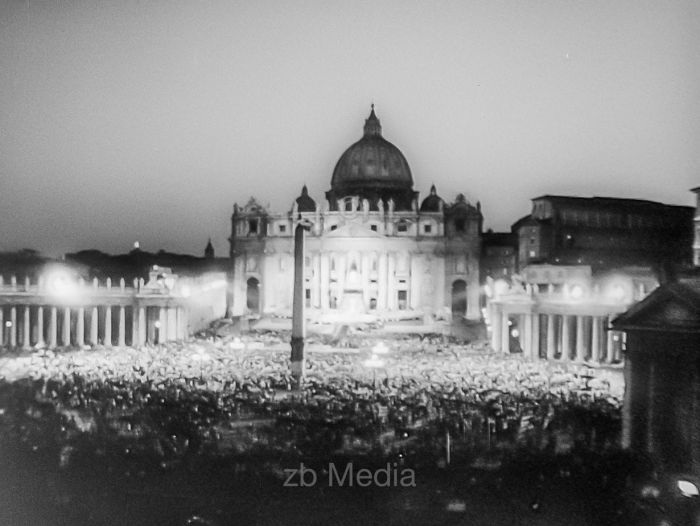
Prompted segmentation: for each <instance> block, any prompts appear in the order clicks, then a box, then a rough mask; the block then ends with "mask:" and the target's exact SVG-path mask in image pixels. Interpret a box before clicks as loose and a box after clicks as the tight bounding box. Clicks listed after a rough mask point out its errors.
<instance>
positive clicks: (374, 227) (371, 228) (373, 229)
mask: <svg viewBox="0 0 700 526" xmlns="http://www.w3.org/2000/svg"><path fill="white" fill-rule="evenodd" d="M369 228H370V230H371V231H372V232H376V231H377V225H370V226H369Z"/></svg>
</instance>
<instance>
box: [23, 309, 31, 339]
mask: <svg viewBox="0 0 700 526" xmlns="http://www.w3.org/2000/svg"><path fill="white" fill-rule="evenodd" d="M31 321H32V317H31V310H30V309H29V305H25V306H24V316H23V317H22V329H23V330H22V348H23V349H29V348H30V347H31V346H32V342H31V335H32V328H31Z"/></svg>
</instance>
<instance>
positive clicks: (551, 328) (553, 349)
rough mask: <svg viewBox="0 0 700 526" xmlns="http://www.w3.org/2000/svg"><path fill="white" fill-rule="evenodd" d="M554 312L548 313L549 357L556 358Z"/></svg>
mask: <svg viewBox="0 0 700 526" xmlns="http://www.w3.org/2000/svg"><path fill="white" fill-rule="evenodd" d="M554 316H555V315H554V314H547V359H548V360H552V359H554V354H555V352H556V350H557V341H556V330H557V329H556V325H555V319H554Z"/></svg>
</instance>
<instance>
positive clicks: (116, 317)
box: [0, 303, 188, 349]
mask: <svg viewBox="0 0 700 526" xmlns="http://www.w3.org/2000/svg"><path fill="white" fill-rule="evenodd" d="M0 328H1V330H0V346H9V347H21V348H25V349H28V348H31V347H47V348H55V347H59V346H70V345H75V346H83V345H98V344H101V345H104V346H108V347H109V346H113V345H116V346H125V345H127V344H128V345H132V346H138V345H145V344H147V343H149V344H156V343H164V342H167V341H176V340H182V339H184V338H186V337H187V334H188V319H187V309H186V308H185V307H183V306H180V305H163V306H158V305H145V304H144V305H136V306H134V305H133V304H131V305H85V306H59V305H44V304H40V303H39V304H37V303H34V304H21V303H20V304H15V303H12V304H5V305H3V306H0Z"/></svg>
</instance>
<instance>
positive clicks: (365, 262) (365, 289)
mask: <svg viewBox="0 0 700 526" xmlns="http://www.w3.org/2000/svg"><path fill="white" fill-rule="evenodd" d="M360 262H361V263H360V264H361V265H362V269H361V275H362V303H363V305H364V306H365V309H368V310H369V271H370V269H369V254H368V253H367V252H362V253H361V254H360Z"/></svg>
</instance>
